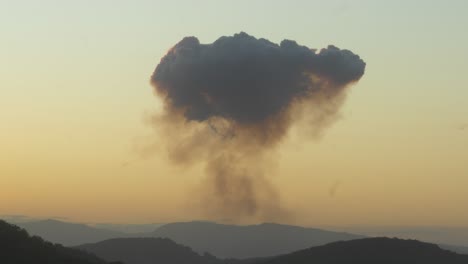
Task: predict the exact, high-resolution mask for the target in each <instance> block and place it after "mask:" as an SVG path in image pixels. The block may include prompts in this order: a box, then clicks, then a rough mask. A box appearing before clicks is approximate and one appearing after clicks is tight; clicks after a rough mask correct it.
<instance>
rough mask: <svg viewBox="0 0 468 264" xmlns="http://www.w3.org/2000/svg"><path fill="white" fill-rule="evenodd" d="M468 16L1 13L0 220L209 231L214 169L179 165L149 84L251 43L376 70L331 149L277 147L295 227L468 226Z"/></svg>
mask: <svg viewBox="0 0 468 264" xmlns="http://www.w3.org/2000/svg"><path fill="white" fill-rule="evenodd" d="M467 11H468V1H456V0H453V1H442V0H441V1H427V0H426V1H373V0H369V1H339V0H334V1H325V0H324V1H310V0H307V1H306V0H304V1H300V0H297V1H276V0H269V1H219V0H216V1H215V0H213V1H188V0H187V1H182V0H180V1H154V0H153V1H149V0H148V1H144V0H141V1H123V0H122V1H118V0H113V1H110V0H100V1H96V0H81V1H62V0H60V1H59V0H56V1H53V0H42V1H36V0H30V1H24V0H2V1H0V35H1V37H0V73H1V78H0V121H1V122H0V215H2V214H3V215H5V214H21V215H29V216H35V217H48V216H60V217H66V218H68V219H71V220H74V221H88V222H104V221H105V222H122V223H124V222H140V223H142V222H159V221H162V222H164V221H175V220H190V219H199V218H203V217H204V216H203V215H202V214H201V213H200V212H199V210H198V208H197V207H196V206H192V204H191V203H190V202H189V201H191V200H193V199H196V195H197V194H196V193H194V191H193V189H194V186H196V185H197V183H198V182H200V179H201V178H202V177H203V169H202V168H201V167H200V168H198V167H196V168H189V169H181V168H176V167H174V166H171V165H170V164H168V162H167V158H166V155H165V153H164V149H162V148H159V147H158V146H160V142H159V143H158V138H157V137H155V134H154V133H153V129H152V127H151V126H150V125H149V124H148V122H147V119H148V118H149V117H150V116H151V115H152V114H153V113H154V112H156V111H158V109H160V107H161V102H160V100H158V98H156V97H155V95H154V94H153V91H152V87H151V86H150V84H149V78H150V75H151V74H152V72H153V70H154V68H155V67H156V65H157V64H158V63H159V60H160V59H161V57H162V56H164V54H165V53H166V52H167V50H168V49H169V48H170V47H171V46H173V45H174V44H175V43H177V42H178V41H179V40H181V39H182V38H183V37H185V36H197V37H198V38H199V39H200V41H201V42H202V43H211V42H213V41H214V40H216V39H217V38H218V37H220V36H222V35H232V34H234V33H238V32H240V31H245V32H247V33H249V34H251V35H254V36H256V37H263V38H267V39H269V40H271V41H273V42H277V43H279V42H280V41H281V40H283V39H292V40H296V41H297V42H298V43H300V44H302V45H306V46H308V47H312V48H322V47H326V46H327V45H328V44H333V45H336V46H338V47H340V48H346V49H350V50H352V51H353V52H355V53H356V54H359V55H360V56H361V58H363V59H364V60H365V61H366V63H367V67H366V73H365V75H364V77H363V78H362V79H361V81H360V82H359V83H358V84H357V85H355V86H353V87H352V90H351V92H350V93H349V96H348V99H347V102H346V104H345V105H344V107H343V108H342V117H341V119H340V120H339V121H338V122H336V123H335V124H334V125H333V126H331V127H330V128H328V129H327V130H326V131H325V133H324V135H323V137H321V138H320V139H319V140H309V141H304V140H302V139H299V137H295V136H291V137H290V138H289V139H288V140H286V141H285V142H284V144H282V146H281V147H280V150H279V153H280V158H279V159H278V160H277V164H276V166H274V169H272V171H273V172H272V175H271V179H272V181H273V182H274V184H275V185H276V186H278V187H279V190H280V193H281V196H282V202H283V203H284V205H285V206H286V207H287V208H289V210H290V211H291V212H292V213H291V215H292V217H291V218H290V220H288V221H289V223H296V224H304V225H340V224H372V225H379V224H395V225H397V224H398V225H399V224H408V225H410V224H411V225H413V224H415V225H416V224H421V225H465V224H466V223H467V221H468V207H467V205H468V192H467V191H466V186H468V165H467V164H468V89H467V88H468V81H467V80H468V79H467V73H466V70H467V69H468V49H467V48H466V47H468V34H466V25H468V16H466V12H467ZM148 149H149V150H150V151H148ZM214 220H219V219H214ZM267 220H270V221H275V219H267Z"/></svg>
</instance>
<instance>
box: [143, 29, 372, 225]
mask: <svg viewBox="0 0 468 264" xmlns="http://www.w3.org/2000/svg"><path fill="white" fill-rule="evenodd" d="M364 69H365V63H364V61H363V60H361V59H360V58H359V56H358V55H355V54H354V53H352V52H351V51H349V50H341V49H339V48H337V47H334V46H328V47H327V48H325V49H321V50H315V49H310V48H308V47H305V46H300V45H298V44H297V43H296V42H294V41H291V40H283V41H282V42H281V44H279V45H277V44H275V43H272V42H270V41H268V40H266V39H257V38H255V37H252V36H249V35H248V34H246V33H243V32H242V33H239V34H235V35H234V36H229V37H226V36H225V37H221V38H219V39H218V40H216V41H215V42H214V43H212V44H200V42H199V41H198V39H197V38H195V37H186V38H184V39H183V40H181V41H180V42H179V43H177V44H176V45H175V46H174V47H173V48H171V49H170V50H169V51H168V53H167V54H166V55H165V56H164V57H163V58H162V59H161V62H160V63H159V65H158V66H157V67H156V69H155V71H154V73H153V75H152V77H151V83H152V85H153V86H154V87H155V90H156V92H157V94H158V95H159V96H160V97H161V98H162V99H163V100H164V112H163V113H162V114H161V115H159V116H157V117H155V124H156V126H157V128H158V129H159V131H160V132H161V133H162V135H163V136H164V139H165V142H166V144H167V150H168V153H169V156H170V158H171V159H172V160H173V161H174V162H176V163H177V164H180V165H188V164H193V163H198V162H203V163H204V164H205V166H206V173H207V176H206V179H205V180H204V182H203V185H202V186H203V188H202V191H201V192H202V196H203V199H204V200H203V201H204V204H205V205H206V206H205V207H206V209H207V213H209V214H211V215H216V216H219V217H223V218H237V219H262V218H263V219H266V218H269V219H271V218H279V217H283V216H284V210H283V209H282V208H281V205H280V200H279V196H278V193H277V192H276V189H275V187H274V186H273V185H272V184H271V183H270V182H269V181H268V175H267V174H269V173H270V172H269V171H268V169H269V168H271V165H272V164H273V163H274V162H273V161H274V156H275V149H276V146H277V145H278V144H279V143H280V142H281V140H282V139H284V138H285V136H286V135H287V133H288V131H289V129H290V128H291V126H292V125H293V124H295V123H297V124H299V123H307V124H308V126H307V128H308V129H310V133H312V134H316V133H320V132H321V131H322V129H323V128H325V127H326V126H328V125H329V124H330V123H332V122H333V121H334V119H335V117H336V114H337V113H338V111H339V108H340V106H341V104H342V103H343V101H344V99H345V91H346V87H347V86H348V85H349V84H351V83H353V82H356V81H358V80H359V79H360V78H361V76H362V75H363V74H364ZM301 127H302V126H301ZM307 128H304V129H307Z"/></svg>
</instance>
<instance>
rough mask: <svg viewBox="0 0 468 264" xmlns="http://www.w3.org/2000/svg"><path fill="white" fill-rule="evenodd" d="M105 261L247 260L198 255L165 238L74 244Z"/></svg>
mask: <svg viewBox="0 0 468 264" xmlns="http://www.w3.org/2000/svg"><path fill="white" fill-rule="evenodd" d="M76 248H79V249H81V250H84V251H87V252H90V253H93V254H95V255H96V256H98V257H100V258H102V259H105V260H107V261H122V262H125V264H156V263H161V264H183V263H187V264H240V263H242V264H247V263H249V261H240V260H221V259H218V258H216V257H214V256H212V255H209V254H208V253H205V254H203V255H200V254H198V253H196V252H194V251H193V250H192V249H190V248H189V247H186V246H182V245H179V244H177V243H175V242H173V241H172V240H170V239H167V238H117V239H109V240H105V241H102V242H98V243H94V244H85V245H81V246H78V247H76Z"/></svg>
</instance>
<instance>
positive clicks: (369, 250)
mask: <svg viewBox="0 0 468 264" xmlns="http://www.w3.org/2000/svg"><path fill="white" fill-rule="evenodd" d="M311 263H320V264H349V263H352V264H462V263H463V264H466V263H468V256H467V255H459V254H457V253H453V252H451V251H447V250H443V249H441V248H439V247H438V246H437V245H435V244H429V243H423V242H419V241H416V240H402V239H396V238H366V239H359V240H353V241H341V242H334V243H330V244H327V245H324V246H319V247H313V248H309V249H305V250H301V251H298V252H294V253H291V254H287V255H283V256H279V257H275V258H272V259H269V260H266V261H262V262H259V264H311Z"/></svg>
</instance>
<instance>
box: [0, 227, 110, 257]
mask: <svg viewBox="0 0 468 264" xmlns="http://www.w3.org/2000/svg"><path fill="white" fill-rule="evenodd" d="M0 263H2V264H65V263H66V264H105V263H106V262H105V261H103V260H101V259H99V258H97V257H95V256H94V255H91V254H89V253H85V252H82V251H79V250H76V249H71V248H66V247H63V246H61V245H57V244H52V243H50V242H46V241H44V240H43V239H42V238H40V237H35V236H30V235H29V234H28V233H27V232H26V231H25V230H24V229H21V228H20V227H18V226H14V225H11V224H9V223H7V222H5V221H2V220H0Z"/></svg>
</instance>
